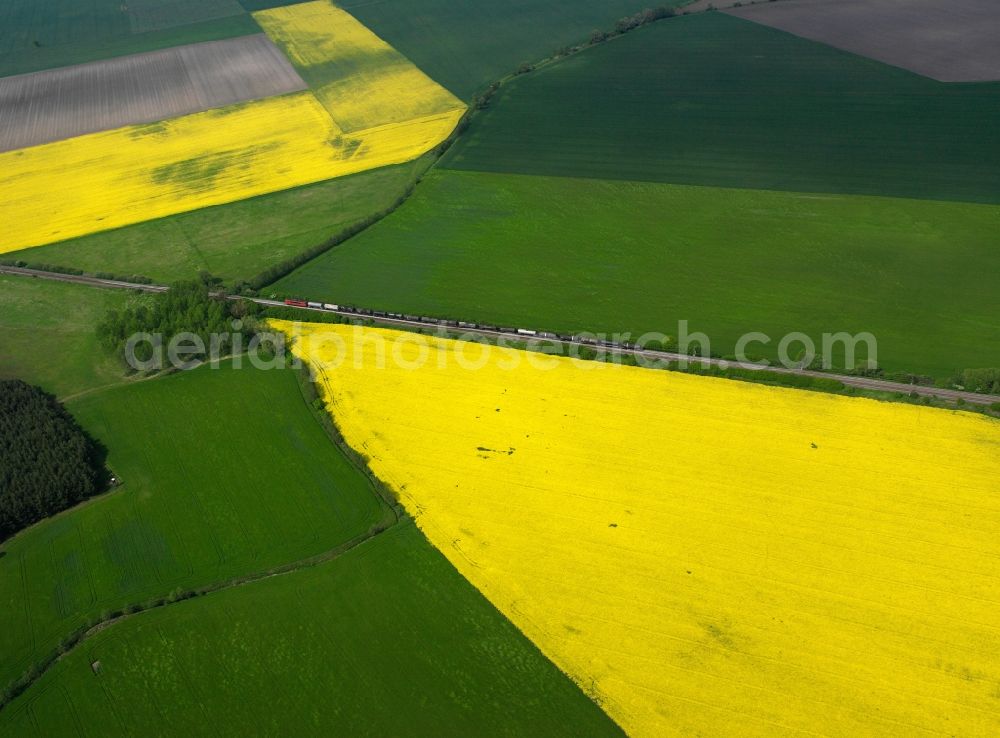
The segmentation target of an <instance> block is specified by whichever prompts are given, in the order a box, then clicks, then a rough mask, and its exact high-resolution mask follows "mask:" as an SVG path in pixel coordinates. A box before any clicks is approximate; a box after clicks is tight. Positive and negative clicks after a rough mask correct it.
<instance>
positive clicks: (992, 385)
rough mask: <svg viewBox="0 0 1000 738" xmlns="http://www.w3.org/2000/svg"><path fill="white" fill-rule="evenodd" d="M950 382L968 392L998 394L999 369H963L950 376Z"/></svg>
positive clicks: (999, 389)
mask: <svg viewBox="0 0 1000 738" xmlns="http://www.w3.org/2000/svg"><path fill="white" fill-rule="evenodd" d="M951 383H952V384H953V385H957V386H959V387H964V388H965V389H967V390H968V391H969V392H982V393H983V394H985V395H1000V369H965V370H964V371H961V372H959V373H958V374H956V375H955V376H954V377H952V380H951Z"/></svg>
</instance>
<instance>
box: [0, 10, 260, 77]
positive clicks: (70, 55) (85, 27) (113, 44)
mask: <svg viewBox="0 0 1000 738" xmlns="http://www.w3.org/2000/svg"><path fill="white" fill-rule="evenodd" d="M129 5H131V6H133V7H132V9H131V12H130V11H129V10H128V7H129ZM211 6H217V7H215V8H214V12H213V9H212V7H211ZM238 9H239V6H238V5H237V3H236V2H235V0H208V1H207V2H194V1H193V0H189V1H188V2H176V1H175V0H173V1H172V0H136V1H135V2H132V3H123V2H121V0H89V1H88V2H82V1H81V0H64V2H25V1H24V0H0V29H3V32H2V33H0V77H6V76H8V75H12V74H25V73H27V72H35V71H39V70H41V69H50V68H53V67H63V66H68V65H71V64H82V63H84V62H89V61H96V60H98V59H108V58H111V57H114V56H124V55H126V54H137V53H140V52H143V51H155V50H156V49H165V48H169V47H171V46H180V45H182V44H190V43H198V42H201V41H215V40H219V39H224V38H232V37H235V36H245V35H248V34H251V33H260V32H261V30H260V27H259V26H258V25H257V24H256V23H255V22H254V20H253V18H252V17H251V16H250V15H249V14H248V13H239V12H238ZM144 11H145V13H144ZM157 11H158V12H160V13H161V14H162V15H163V16H164V17H165V18H167V19H169V20H168V22H167V23H163V24H160V26H161V27H155V28H152V29H150V30H142V29H143V28H148V27H149V25H148V23H144V21H143V18H144V17H147V16H148V14H149V12H157ZM133 15H135V16H136V20H133ZM213 16H216V17H213ZM137 30H138V31H139V32H136V31H137Z"/></svg>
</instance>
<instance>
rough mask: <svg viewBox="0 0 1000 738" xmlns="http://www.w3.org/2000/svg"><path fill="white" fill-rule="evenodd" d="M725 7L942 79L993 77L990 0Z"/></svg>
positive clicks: (999, 56)
mask: <svg viewBox="0 0 1000 738" xmlns="http://www.w3.org/2000/svg"><path fill="white" fill-rule="evenodd" d="M726 12H727V13H730V14H731V15H735V16H739V17H740V18H745V19H746V20H751V21H754V22H756V23H762V24H764V25H767V26H771V27H772V28H778V29H781V30H782V31H788V32H789V33H794V34H795V35H797V36H802V37H803V38H808V39H811V40H813V41H819V42H821V43H824V44H829V45H830V46H835V47H837V48H839V49H844V50H845V51H850V52H851V53H854V54H860V55H861V56H867V57H870V58H872V59H877V60H878V61H881V62H885V63H886V64H892V65H893V66H896V67H902V68H903V69H908V70H910V71H911V72H916V73H917V74H921V75H923V76H925V77H930V78H931V79H936V80H938V81H941V82H993V81H997V80H1000V2H997V0H948V1H947V2H942V1H941V0H836V2H831V1H830V0H782V2H772V3H761V4H757V5H750V6H744V7H740V8H732V9H730V10H726Z"/></svg>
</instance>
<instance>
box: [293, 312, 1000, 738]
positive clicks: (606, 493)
mask: <svg viewBox="0 0 1000 738" xmlns="http://www.w3.org/2000/svg"><path fill="white" fill-rule="evenodd" d="M278 327H279V328H281V329H283V330H286V331H293V327H292V325H291V324H287V323H279V324H278ZM295 340H296V342H295V345H294V346H295V351H296V353H297V354H298V355H300V356H302V357H306V358H307V359H308V360H309V361H310V362H312V363H313V364H314V365H315V366H317V367H319V368H320V369H321V372H322V373H321V380H322V386H323V387H324V391H325V398H326V401H327V404H328V406H329V408H330V409H331V411H332V412H333V414H334V416H335V418H336V420H337V422H338V424H339V426H340V428H341V429H342V431H343V433H344V436H345V438H346V439H347V441H348V442H349V443H350V444H351V445H352V446H353V447H354V448H356V449H358V450H359V451H361V452H363V453H365V454H367V455H368V456H369V457H370V459H371V462H370V463H371V466H372V469H373V470H374V472H375V473H376V474H377V475H378V476H379V477H381V478H382V479H383V480H385V481H386V482H388V483H389V484H391V485H392V486H393V487H394V488H395V489H396V490H397V491H398V492H399V495H400V497H401V499H402V501H403V502H404V503H405V505H406V506H407V508H408V509H409V510H410V511H411V512H412V513H413V514H414V515H415V516H416V519H417V523H418V525H419V526H420V527H421V528H422V529H423V531H424V532H425V533H426V534H427V535H428V537H429V538H430V539H431V541H432V542H433V543H434V544H435V545H436V546H437V547H438V548H440V549H441V550H442V551H443V552H444V553H445V555H446V556H447V557H448V558H449V559H450V560H451V561H452V563H453V564H454V565H455V566H456V567H457V568H458V569H459V570H460V571H461V572H462V573H463V574H464V575H465V576H466V577H467V578H468V579H469V580H470V581H471V582H472V583H473V584H475V586H477V587H478V588H479V589H480V590H481V591H482V592H483V593H484V594H485V595H486V596H487V597H488V598H489V599H490V600H491V601H492V602H493V603H494V604H495V605H496V606H497V607H498V608H499V609H500V610H502V611H503V612H504V613H506V615H507V616H508V617H510V619H511V620H512V621H513V622H514V623H515V624H516V625H517V626H518V627H519V628H521V630H523V631H524V633H526V634H527V635H528V636H529V637H530V638H531V639H532V640H533V641H534V642H535V643H536V644H538V646H539V647H540V648H541V649H542V650H543V651H544V652H545V653H546V654H547V655H548V656H549V657H550V658H551V659H552V660H553V661H554V662H555V663H556V664H558V665H559V666H560V667H561V668H562V669H563V670H565V671H566V672H567V673H568V674H570V675H571V676H572V677H573V678H574V679H575V680H576V681H577V682H578V683H579V684H580V685H581V687H582V688H583V689H585V690H586V691H587V692H588V693H590V694H591V695H593V696H594V697H595V699H597V700H599V701H600V703H601V704H602V705H603V706H604V707H605V709H606V710H607V711H608V713H609V714H610V715H611V716H612V717H613V718H614V719H615V720H617V721H618V722H619V723H620V724H621V725H622V726H623V727H624V728H625V729H626V731H627V732H629V733H631V734H633V735H637V736H663V735H704V736H734V735H739V736H751V735H754V736H776V735H795V734H815V735H833V736H851V737H852V738H853V737H854V736H908V737H909V736H917V735H942V736H944V735H949V736H995V735H997V733H998V726H1000V656H998V654H1000V578H998V577H1000V535H998V531H1000V424H998V423H997V422H995V421H993V420H990V419H987V418H984V417H981V416H974V415H970V414H963V413H958V412H947V411H942V410H934V409H930V408H923V407H916V406H907V405H899V404H886V403H879V402H874V401H870V400H865V399H854V398H846V397H837V396H830V395H822V394H814V393H808V392H802V391H795V390H787V389H779V388H771V387H765V386H759V385H751V384H745V383H739V382H735V381H728V380H721V379H713V378H704V377H696V376H689V375H684V374H677V373H668V372H661V371H654V370H645V369H636V368H629V367H618V366H610V365H600V364H596V363H587V362H578V361H574V360H569V359H558V360H554V359H549V358H546V361H550V362H552V363H553V364H554V366H553V367H552V368H549V369H542V368H539V367H536V366H533V365H531V364H529V363H528V362H527V356H526V355H525V354H523V353H522V352H517V351H513V350H501V349H496V348H493V349H492V352H491V353H490V355H489V356H488V357H487V359H486V360H484V361H480V360H479V359H480V355H479V352H480V348H479V347H477V346H476V345H475V344H467V343H458V342H454V341H449V340H441V339H432V338H425V337H421V336H415V335H409V334H398V333H394V332H392V331H385V330H375V329H360V328H353V327H348V326H329V325H323V326H305V327H304V329H303V330H302V331H300V335H299V336H298V338H296V339H295ZM390 341H391V342H392V343H391V344H390V343H389V342H390ZM380 354H382V355H384V357H385V361H384V362H383V363H384V367H381V368H380V367H379V361H378V359H379V356H380ZM461 357H464V359H465V362H466V364H468V363H473V364H475V363H479V364H481V368H479V369H476V370H473V369H469V368H462V366H461V365H460V363H459V359H460V358H461ZM421 360H423V364H422V365H421V364H420V361H421Z"/></svg>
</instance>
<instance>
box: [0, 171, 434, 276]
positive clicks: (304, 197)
mask: <svg viewBox="0 0 1000 738" xmlns="http://www.w3.org/2000/svg"><path fill="white" fill-rule="evenodd" d="M427 164H428V159H427V158H426V157H424V158H421V159H418V160H416V161H413V162H410V163H408V164H401V165H399V166H395V167H385V168H382V169H375V170H372V171H370V172H363V173H361V174H355V175H352V176H350V177H343V178H338V179H333V180H329V181H327V182H321V183H319V184H315V185H310V186H308V187H299V188H297V189H293V190H286V191H284V192H277V193H274V194H271V195H263V196H261V197H255V198H252V199H249V200H242V201H239V202H234V203H230V204H228V205H219V206H217V207H212V208H205V209H203V210H195V211H193V212H189V213H181V214H180V215H174V216H171V217H168V218H160V219H158V220H151V221H147V222H145V223H138V224H136V225H133V226H128V227H126V228H120V229H118V230H114V231H105V232H102V233H95V234H92V235H89V236H83V237H81V238H75V239H72V240H70V241H62V242H60V243H56V244H52V245H49V246H39V247H37V248H32V249H25V250H24V251H17V252H13V253H9V254H5V255H4V256H5V258H7V259H12V260H17V259H20V260H23V261H26V262H29V263H35V262H38V263H46V264H57V265H59V266H68V267H74V268H77V269H83V270H84V271H88V272H111V273H115V274H142V275H145V276H147V277H151V278H153V279H154V280H156V281H158V282H172V281H176V280H180V279H190V278H192V277H194V276H196V275H197V274H198V272H199V271H203V270H204V271H209V272H211V273H212V274H215V275H216V276H219V277H222V278H223V279H225V280H227V281H230V282H233V281H237V280H240V279H249V278H250V277H252V276H254V275H255V274H257V273H259V272H261V271H263V270H264V269H266V268H267V267H269V266H272V265H273V264H276V263H278V262H281V261H283V260H284V259H287V258H289V257H292V256H295V255H296V254H299V253H301V252H303V251H305V250H307V249H309V248H311V247H313V246H316V245H318V244H321V243H323V242H324V241H325V240H326V239H328V238H330V237H331V236H333V235H334V234H335V233H337V231H339V230H341V229H342V228H344V227H345V226H347V225H349V224H351V223H355V222H357V221H359V220H362V219H363V218H365V217H367V216H368V215H371V214H372V213H376V212H378V211H380V210H383V209H385V208H387V207H389V206H390V205H391V204H392V203H393V202H394V201H395V200H396V199H397V198H398V197H399V196H400V195H402V194H403V193H404V192H405V191H406V189H407V187H409V186H410V185H411V184H412V182H413V181H414V179H415V178H416V177H417V176H418V175H419V174H420V173H421V172H422V171H423V170H424V169H425V168H426V167H427Z"/></svg>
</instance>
